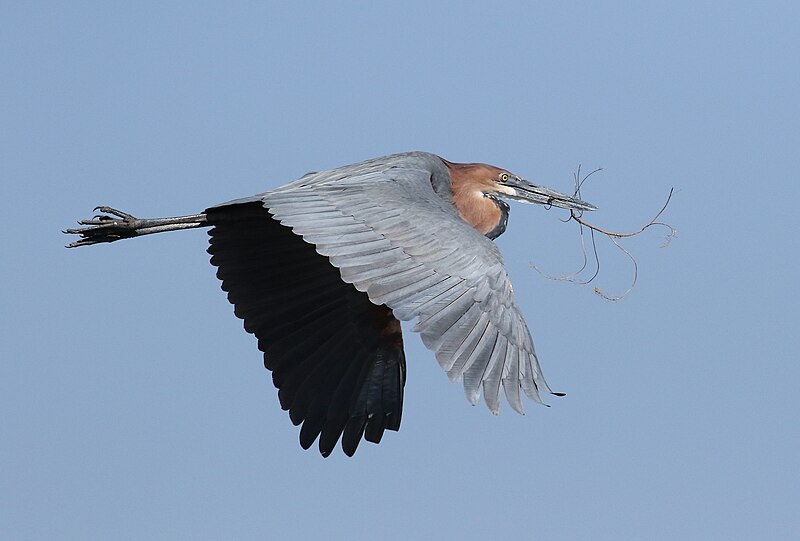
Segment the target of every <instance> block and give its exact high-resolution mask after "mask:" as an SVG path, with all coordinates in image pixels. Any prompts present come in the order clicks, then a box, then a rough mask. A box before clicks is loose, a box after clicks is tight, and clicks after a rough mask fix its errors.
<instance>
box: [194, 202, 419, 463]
mask: <svg viewBox="0 0 800 541" xmlns="http://www.w3.org/2000/svg"><path fill="white" fill-rule="evenodd" d="M206 214H207V217H208V222H209V224H210V225H212V226H213V228H212V229H211V231H210V232H209V233H210V235H211V239H210V246H209V249H208V251H209V253H210V254H211V255H212V257H211V263H212V264H213V265H215V266H216V267H217V276H218V277H219V278H220V280H222V289H223V290H224V291H226V292H227V293H228V299H229V300H230V301H231V303H233V305H234V307H235V309H234V312H235V314H236V315H237V316H238V317H240V318H242V319H243V320H244V328H245V330H247V332H250V333H253V334H255V335H256V337H257V338H258V348H259V349H260V350H261V351H263V352H264V365H265V366H266V368H268V369H269V370H270V371H271V372H272V378H273V383H274V384H275V386H276V387H277V388H278V389H279V393H278V397H279V398H280V402H281V407H283V409H285V410H288V411H289V417H290V418H291V420H292V422H293V423H294V424H295V425H299V424H301V423H302V425H303V426H302V428H301V430H300V444H301V445H302V446H303V448H304V449H308V448H309V447H310V446H311V445H312V444H313V443H314V440H315V439H316V438H317V436H319V450H320V452H321V453H322V455H323V456H328V455H329V454H330V453H331V451H332V450H333V448H334V447H335V446H336V442H337V441H338V440H339V438H340V436H341V439H342V449H343V450H344V452H345V453H346V454H348V455H351V456H352V455H353V453H355V451H356V448H357V447H358V444H359V442H360V440H361V438H362V437H363V438H365V439H367V440H368V441H371V442H373V443H378V442H380V440H381V437H382V436H383V432H384V430H386V429H388V430H398V429H399V428H400V419H401V415H402V411H403V386H404V384H405V372H406V367H405V357H404V353H403V344H402V335H401V330H400V322H399V321H397V319H395V317H394V316H393V315H392V313H391V311H390V310H389V309H388V308H387V307H386V306H378V305H375V304H373V303H372V302H370V300H369V299H368V298H367V295H365V294H364V293H362V292H360V291H358V290H356V289H355V288H354V287H353V286H351V285H350V284H347V283H345V282H343V281H342V280H341V277H340V275H339V271H338V270H337V269H336V268H335V267H332V266H331V265H330V264H329V263H328V262H327V260H326V258H324V257H323V256H321V255H319V254H318V253H317V252H316V251H315V250H314V246H313V245H311V244H309V243H307V242H304V241H303V239H302V238H301V237H299V236H297V235H295V234H294V233H292V231H291V230H290V229H289V228H287V227H284V226H282V225H281V224H279V223H278V222H277V221H275V220H273V219H271V217H270V216H269V214H268V212H267V210H266V209H265V208H264V207H263V204H262V202H261V201H260V200H257V201H251V202H248V203H236V204H232V205H222V206H218V207H214V208H211V209H208V210H207V211H206Z"/></svg>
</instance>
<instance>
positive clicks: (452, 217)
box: [258, 153, 552, 414]
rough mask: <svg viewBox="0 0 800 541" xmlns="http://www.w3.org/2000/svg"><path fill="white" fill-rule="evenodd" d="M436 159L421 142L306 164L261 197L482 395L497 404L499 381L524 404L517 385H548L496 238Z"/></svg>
mask: <svg viewBox="0 0 800 541" xmlns="http://www.w3.org/2000/svg"><path fill="white" fill-rule="evenodd" d="M443 175H448V173H447V171H446V169H445V166H444V164H443V163H442V162H441V160H440V159H439V158H438V157H436V156H434V155H432V154H424V153H410V154H402V155H395V156H389V157H387V158H379V159H376V160H372V161H369V162H363V163H362V164H358V165H356V166H349V167H345V168H341V169H337V170H333V171H328V172H324V173H315V174H309V175H307V176H306V177H303V178H301V179H300V180H298V181H295V182H294V183H291V184H289V185H287V186H285V187H283V188H279V189H277V190H275V191H272V192H267V193H265V194H261V195H260V196H258V197H260V198H261V200H262V201H263V204H264V206H265V207H266V208H267V209H268V211H269V212H270V213H271V214H272V215H273V216H274V217H275V219H277V220H279V221H280V222H281V223H282V224H283V225H285V226H288V227H291V228H292V230H293V231H294V232H295V233H296V234H299V235H302V237H303V239H304V240H305V241H306V242H309V243H311V244H313V245H314V246H315V249H316V251H317V252H318V253H320V254H321V255H324V256H326V257H328V258H329V259H330V262H331V264H333V265H334V266H335V267H337V268H338V269H339V271H340V272H341V276H342V279H343V280H344V281H345V282H347V283H350V284H353V286H355V288H356V289H358V290H359V291H362V292H365V293H366V294H367V295H368V296H369V299H370V300H371V301H372V302H374V303H375V304H378V305H381V304H385V305H387V306H388V307H390V308H391V309H392V310H393V312H394V314H395V316H396V317H397V318H398V319H401V320H411V319H413V318H415V317H416V318H419V321H418V323H417V324H416V326H415V327H414V330H415V331H417V332H419V333H420V334H421V336H422V340H423V342H424V344H425V345H426V346H427V347H428V348H429V349H431V350H433V351H434V352H435V354H436V358H437V360H438V361H439V364H440V365H441V366H442V368H444V370H445V371H446V372H447V374H448V376H449V377H450V378H451V380H453V381H458V380H459V379H461V380H463V383H464V389H465V392H466V395H467V398H468V400H469V401H470V402H471V403H472V404H475V403H476V402H477V401H478V398H479V396H480V394H481V391H483V396H484V399H485V401H486V404H487V406H488V407H489V409H490V410H491V411H492V412H493V413H495V414H497V413H498V411H499V393H500V387H501V385H502V387H503V389H504V391H505V395H506V398H507V399H508V401H509V403H510V404H511V407H512V408H514V410H516V411H518V412H520V413H522V412H523V406H522V401H521V400H520V392H519V391H520V388H521V389H522V390H523V392H524V393H525V394H526V395H527V396H528V397H530V398H531V399H533V400H535V401H537V402H541V399H540V397H539V393H540V392H552V391H551V390H550V388H549V387H548V385H547V383H546V382H545V380H544V377H543V376H542V373H541V369H540V367H539V363H538V360H537V358H536V353H535V351H534V348H533V341H532V339H531V335H530V332H529V331H528V328H527V326H526V325H525V321H524V320H523V317H522V313H521V312H520V309H519V307H518V306H517V303H516V301H515V300H514V294H513V291H512V288H511V283H510V281H509V278H508V274H507V273H506V270H505V267H504V264H503V259H502V257H501V255H500V252H499V250H498V249H497V247H496V246H495V244H494V243H493V242H491V241H490V240H489V239H487V238H486V237H484V236H483V235H481V234H480V233H479V232H477V231H476V230H474V229H473V228H472V227H471V226H469V225H468V224H467V223H465V222H463V221H462V220H461V219H460V218H459V217H458V214H457V211H456V209H455V207H454V205H453V204H452V202H451V200H450V199H449V188H447V190H448V193H446V194H444V197H442V195H440V194H437V193H436V191H434V189H435V188H436V189H437V190H438V191H440V192H441V191H442V190H443V189H444V188H442V186H445V185H446V186H449V183H446V182H443V179H444V178H445V177H444V176H443Z"/></svg>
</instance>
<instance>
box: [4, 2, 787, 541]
mask: <svg viewBox="0 0 800 541" xmlns="http://www.w3.org/2000/svg"><path fill="white" fill-rule="evenodd" d="M131 4H134V5H127V4H122V3H120V4H115V3H109V2H97V3H81V2H49V3H48V2H2V3H0V21H1V22H0V69H2V76H1V77H0V115H1V117H0V212H1V213H2V232H3V235H2V237H3V240H2V245H3V246H2V255H0V258H1V259H0V260H1V261H2V265H0V273H1V275H0V278H1V279H2V282H1V283H2V288H0V299H1V301H2V302H1V303H0V310H1V312H0V314H1V315H2V325H0V348H1V349H0V357H1V360H2V365H1V370H2V372H1V373H0V441H1V442H2V444H0V461H2V466H1V467H0V531H2V532H4V534H3V535H4V536H8V538H9V539H175V538H179V537H180V538H187V539H225V538H227V539H265V538H266V539H284V538H288V539H320V538H330V539H352V540H358V539H414V538H418V539H419V538H441V539H498V538H514V539H766V538H769V539H798V538H800V511H799V509H798V498H799V497H800V494H799V492H800V491H799V490H798V487H799V486H800V479H799V477H800V472H799V469H800V468H799V467H798V458H797V457H798V456H800V430H798V419H797V416H798V412H800V398H798V392H797V389H798V382H800V368H798V365H799V363H798V359H797V350H798V332H797V302H798V294H797V289H798V288H797V279H796V274H797V267H798V258H797V240H796V238H797V236H796V233H795V231H794V228H795V212H796V207H797V204H798V199H799V198H800V190H799V189H798V174H797V170H798V166H797V156H798V147H799V146H800V135H799V134H800V129H799V128H798V125H799V122H798V121H800V114H798V113H800V106H798V96H799V95H800V61H799V60H798V58H800V55H798V50H800V36H799V34H798V32H800V31H798V25H797V22H798V20H800V9H798V8H797V6H798V4H797V3H795V2H759V3H749V2H731V3H720V2H697V1H692V2H665V3H659V4H656V3H640V4H637V3H629V2H608V3H571V4H567V3H561V2H492V3H484V2H481V3H478V2H473V3H466V2H436V3H433V2H418V1H406V2H402V3H401V2H397V3H388V2H386V3H375V5H368V4H367V3H362V2H346V3H321V2H319V3H313V2H227V3H224V4H223V3H219V4H214V3H203V2H191V3H189V2H186V3H179V2H152V3H149V2H136V3H131ZM405 150H428V151H431V152H436V153H438V154H440V155H442V156H444V157H445V158H447V159H449V160H452V161H483V162H488V163H492V164H494V165H498V166H502V167H505V168H508V169H509V170H512V171H514V172H517V173H519V174H521V175H524V176H526V177H527V178H529V179H530V180H533V181H535V182H538V183H542V184H545V185H547V186H550V187H552V188H554V189H558V190H561V191H567V192H569V191H571V189H572V172H573V171H574V170H575V168H576V167H577V165H578V164H583V167H584V170H590V169H593V168H595V167H603V168H604V171H603V172H602V173H599V174H598V175H596V176H595V177H592V179H590V181H589V182H587V184H586V185H585V186H584V190H583V197H584V199H586V200H588V201H590V202H592V203H594V204H596V205H597V206H598V207H600V209H601V210H600V211H599V212H597V213H593V214H592V215H591V216H587V217H588V218H590V219H591V220H592V221H593V222H594V223H596V224H598V225H601V226H604V227H608V228H611V229H615V230H629V229H634V228H635V227H638V226H640V225H643V224H644V223H646V222H647V220H649V219H650V218H651V217H652V215H653V214H654V213H655V211H657V210H658V208H659V207H660V206H661V204H662V203H663V201H664V198H665V197H666V194H667V192H668V190H669V188H670V187H672V186H674V187H675V188H676V193H675V196H674V198H673V201H672V204H671V205H670V207H669V208H668V210H667V212H666V213H665V215H664V218H665V220H666V221H668V222H669V223H671V224H672V225H674V226H675V227H676V228H677V229H678V232H679V233H678V237H677V238H676V239H675V241H674V242H673V243H672V244H671V246H669V247H668V248H666V249H661V248H659V245H660V244H661V242H662V240H663V232H662V231H657V230H655V229H651V230H649V231H648V232H647V233H646V234H645V235H641V236H639V237H637V238H634V239H630V240H629V241H627V242H626V243H625V246H626V247H627V248H628V249H629V250H631V251H632V252H633V253H634V254H635V256H636V259H637V261H638V263H639V281H638V284H637V286H636V288H635V289H634V291H633V292H632V293H631V294H630V295H629V296H628V297H627V298H626V299H625V300H623V301H620V302H608V301H605V300H603V299H601V298H600V297H598V296H596V295H594V294H593V292H592V288H593V287H594V286H595V285H597V286H599V287H601V288H603V290H604V291H606V292H607V293H609V294H615V293H621V292H622V291H624V290H625V289H626V288H627V286H628V284H629V282H630V278H631V272H632V268H631V265H630V262H629V261H628V260H627V259H626V258H625V256H624V254H622V253H621V252H619V251H617V250H616V249H615V248H614V247H613V245H611V244H610V242H609V241H608V240H607V239H599V249H600V257H601V265H602V268H601V274H600V277H599V279H598V281H597V282H595V283H594V284H591V285H589V286H585V287H580V286H576V285H572V284H567V283H564V282H557V281H552V280H547V279H544V278H543V277H542V276H541V275H540V274H538V273H537V272H535V271H534V270H532V269H531V264H538V265H541V267H542V268H543V270H544V271H546V272H549V273H552V274H561V273H565V272H570V271H572V270H574V269H576V268H577V267H578V266H579V265H580V262H581V252H580V242H579V237H578V230H577V227H576V225H575V224H564V223H561V222H560V221H559V219H563V218H564V216H565V213H564V211H558V210H555V209H553V210H549V211H548V210H546V209H544V208H543V207H529V206H524V207H523V206H520V205H512V211H511V220H510V225H509V230H508V232H507V233H506V234H505V235H503V236H502V237H501V238H500V239H499V244H500V247H501V249H502V250H503V252H504V254H505V256H506V261H507V265H508V268H509V272H510V274H511V276H512V279H513V280H514V287H515V291H516V293H517V296H518V299H519V302H520V304H521V305H522V308H523V310H524V312H525V314H526V317H527V321H528V324H529V326H530V327H531V329H532V331H533V335H534V338H535V340H536V344H537V349H538V352H539V355H540V359H541V362H542V365H543V369H544V372H545V374H546V376H547V378H548V380H549V382H550V383H551V384H552V385H553V387H554V388H555V389H557V390H561V391H565V392H567V393H568V395H567V397H565V398H563V399H558V398H555V397H553V398H551V400H550V403H551V404H552V405H553V407H551V408H543V407H538V406H536V405H535V404H533V403H528V404H527V412H528V413H527V415H526V416H524V417H523V416H519V415H516V414H514V413H513V412H512V411H511V410H510V408H509V407H508V406H507V404H504V407H503V410H502V413H501V415H500V416H499V417H497V418H494V417H492V415H491V414H490V413H489V412H488V410H486V408H485V407H483V406H482V405H481V406H479V407H474V408H473V407H470V406H469V405H468V404H467V402H466V400H465V399H464V397H463V392H462V390H461V389H460V387H459V386H458V385H453V384H450V383H449V382H448V380H447V378H446V376H445V375H444V374H443V373H442V371H441V370H440V368H439V366H438V365H437V363H436V362H435V360H434V359H433V355H432V354H431V353H430V352H428V351H427V350H426V349H425V348H424V347H423V346H422V345H421V342H420V341H419V338H418V337H417V336H416V335H414V334H413V333H411V332H410V327H406V331H407V332H406V344H407V357H408V360H409V377H408V384H407V386H406V404H405V412H404V418H403V426H402V429H401V431H400V432H399V433H388V434H387V435H386V436H385V438H384V441H383V442H382V443H381V445H380V446H374V445H371V444H362V446H361V448H360V449H359V450H358V453H357V454H356V456H355V457H354V458H352V459H348V458H346V457H345V456H344V455H343V454H342V453H341V452H340V451H339V450H337V451H336V453H335V454H334V456H331V457H330V458H328V459H322V458H321V457H320V456H319V454H318V453H317V452H316V450H313V451H308V452H304V451H302V450H301V449H300V447H299V445H298V443H297V429H296V428H294V427H293V426H292V425H291V423H290V422H289V420H288V418H287V415H286V413H285V412H282V411H281V410H280V408H279V407H278V403H277V398H276V392H275V390H274V389H273V387H272V383H271V379H270V377H269V374H268V373H267V372H265V371H264V369H263V367H262V361H261V355H260V354H259V352H258V351H257V349H256V344H255V340H254V339H253V337H252V336H250V335H247V334H246V333H245V332H244V331H243V330H242V324H241V322H240V321H239V320H237V319H236V318H235V317H234V316H233V315H232V309H231V307H230V305H229V304H228V302H227V301H226V299H225V296H224V295H223V293H222V292H221V291H220V288H219V284H218V282H217V280H216V278H215V277H214V269H213V268H212V267H211V266H210V265H209V264H208V256H207V254H206V253H205V248H206V243H207V240H206V239H207V236H206V234H205V233H204V232H202V231H192V232H181V233H172V234H169V235H163V236H158V235H156V236H153V237H148V238H145V239H141V240H136V241H128V242H120V243H116V244H113V245H104V246H96V247H91V248H83V249H79V250H72V251H68V250H66V249H64V247H63V245H64V244H65V243H66V242H67V241H68V239H67V238H66V237H65V236H64V235H62V234H61V233H60V230H61V229H63V228H66V227H70V226H71V224H74V220H76V219H77V218H82V217H88V216H89V215H91V208H92V207H93V206H94V205H97V204H109V205H112V206H116V207H117V208H121V209H123V210H127V211H130V212H132V213H134V214H136V215H138V216H142V217H150V216H165V215H170V216H171V215H177V214H190V213H195V212H197V211H200V210H202V209H203V208H205V207H206V206H209V205H212V204H215V203H218V202H222V201H226V200H229V199H233V198H236V197H241V196H247V195H250V194H252V193H257V192H261V191H264V190H267V189H270V188H273V187H276V186H278V185H280V184H283V183H285V182H287V181H290V180H293V179H295V178H297V177H298V176H300V175H302V174H303V173H305V172H307V171H309V170H320V169H325V168H330V167H335V166H338V165H343V164H347V163H353V162H356V161H360V160H362V159H366V158H370V157H374V156H380V155H383V154H388V153H393V152H400V151H405Z"/></svg>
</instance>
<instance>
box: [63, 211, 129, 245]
mask: <svg viewBox="0 0 800 541" xmlns="http://www.w3.org/2000/svg"><path fill="white" fill-rule="evenodd" d="M94 210H95V211H100V212H103V213H105V214H95V215H94V216H93V217H92V218H91V219H89V220H79V221H78V224H80V225H83V226H87V227H77V228H73V229H65V230H64V233H66V234H68V235H80V236H81V238H79V239H78V240H76V241H75V242H71V243H69V244H68V245H67V248H76V247H78V246H89V245H91V244H98V243H101V242H114V241H115V240H119V239H125V238H129V237H135V236H136V234H137V233H136V230H137V229H138V228H139V227H140V223H141V220H139V219H137V218H135V217H134V216H132V215H130V214H128V213H126V212H122V211H119V210H117V209H114V208H111V207H105V206H99V207H95V208H94ZM109 215H110V216H109Z"/></svg>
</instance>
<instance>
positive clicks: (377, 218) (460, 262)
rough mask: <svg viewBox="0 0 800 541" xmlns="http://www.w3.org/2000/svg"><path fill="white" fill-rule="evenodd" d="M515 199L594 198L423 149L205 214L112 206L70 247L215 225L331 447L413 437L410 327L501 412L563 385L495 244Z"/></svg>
mask: <svg viewBox="0 0 800 541" xmlns="http://www.w3.org/2000/svg"><path fill="white" fill-rule="evenodd" d="M506 199H510V200H514V201H521V202H523V203H536V204H541V205H548V206H550V205H552V206H555V207H561V208H565V209H572V210H578V211H585V210H595V209H596V208H595V207H594V206H593V205H590V204H589V203H586V202H584V201H581V200H580V199H577V198H575V197H572V196H568V195H565V194H562V193H558V192H556V191H553V190H551V189H549V188H545V187H543V186H539V185H536V184H532V183H530V182H528V181H526V180H524V179H523V178H522V177H520V176H518V175H515V174H513V173H511V172H509V171H507V170H505V169H501V168H499V167H494V166H491V165H487V164H482V163H453V162H449V161H447V160H445V159H443V158H440V157H439V156H436V155H434V154H429V153H425V152H408V153H403V154H395V155H392V156H386V157H381V158H375V159H371V160H367V161H364V162H361V163H357V164H353V165H348V166H344V167H340V168H338V169H332V170H330V171H323V172H319V173H308V174H306V175H305V176H303V177H302V178H300V179H298V180H296V181H294V182H291V183H289V184H287V185H285V186H282V187H280V188H276V189H274V190H270V191H268V192H264V193H261V194H258V195H254V196H252V197H247V198H244V199H237V200H234V201H230V202H228V203H223V204H221V205H216V206H213V207H209V208H207V209H206V210H204V211H203V212H202V213H200V214H194V215H191V216H180V217H174V218H154V219H138V218H135V217H133V216H131V215H130V214H127V213H124V212H120V211H118V210H116V209H113V208H110V207H97V208H96V209H95V210H96V211H98V210H99V211H100V212H102V213H103V214H101V215H96V216H95V217H93V218H92V219H89V220H81V221H80V222H79V223H80V224H81V225H82V226H83V227H80V228H75V229H68V230H66V231H65V233H69V234H76V235H79V236H80V238H79V239H78V240H76V241H75V242H73V243H71V244H70V245H69V247H77V246H85V245H91V244H97V243H103V242H113V241H117V240H120V239H125V238H131V237H138V236H142V235H148V234H151V233H159V232H163V231H174V230H179V229H191V228H197V227H210V228H211V230H210V231H209V235H210V237H211V238H210V246H209V248H208V253H209V254H211V264H212V265H214V266H215V267H217V277H218V278H219V279H220V280H221V281H222V289H223V290H224V291H225V292H227V295H228V300H229V301H230V302H231V303H232V304H233V306H234V313H235V314H236V316H237V317H239V318H241V319H243V320H244V328H245V330H246V331H247V332H249V333H252V334H254V335H255V336H256V338H257V339H258V348H259V350H261V351H262V352H263V353H264V366H265V367H266V368H267V369H268V370H270V371H271V372H272V380H273V383H274V384H275V387H276V388H277V389H278V397H279V400H280V404H281V407H282V408H283V409H284V410H287V411H288V412H289V417H290V419H291V421H292V423H294V424H295V425H300V424H302V427H301V429H300V445H301V446H302V447H303V448H304V449H308V448H309V447H311V445H313V443H314V441H316V440H317V439H318V440H319V443H318V445H319V450H320V452H321V454H322V455H323V456H328V455H329V454H330V453H331V452H332V450H333V449H334V448H335V447H336V444H337V442H338V441H339V440H340V439H341V445H342V450H343V451H344V452H345V454H347V455H348V456H352V455H353V454H354V453H355V451H356V449H357V447H358V445H359V443H360V441H361V440H362V438H363V439H366V440H367V441H370V442H373V443H379V442H380V441H381V438H382V436H383V433H384V431H385V430H395V431H396V430H398V429H399V428H400V419H401V415H402V410H403V388H404V386H405V381H406V360H405V354H404V352H403V336H402V332H401V327H400V321H407V320H412V319H416V320H417V323H416V326H415V327H414V331H416V332H418V333H420V335H421V337H422V341H423V343H424V344H425V345H426V346H427V347H428V348H429V349H431V350H432V351H433V352H434V353H435V355H436V359H437V360H438V362H439V364H440V365H441V366H442V368H443V369H444V370H445V372H446V373H447V375H448V376H449V377H450V379H451V380H453V381H458V380H461V381H463V385H464V390H465V392H466V396H467V399H468V400H469V401H470V402H471V403H472V404H476V403H477V401H478V399H479V398H480V395H481V393H482V394H483V398H484V401H485V402H486V405H487V406H488V408H489V409H490V410H491V412H492V413H494V414H497V413H498V412H499V408H500V389H501V387H502V389H503V392H504V394H505V396H506V399H507V401H508V403H509V404H510V406H511V407H512V408H513V409H514V410H515V411H517V412H519V413H523V405H522V400H521V395H520V391H522V393H524V394H525V395H527V396H528V397H529V398H530V399H532V400H534V401H537V402H541V398H540V394H541V393H552V394H560V393H553V391H552V390H551V389H550V387H548V385H547V383H546V382H545V379H544V377H543V376H542V372H541V369H540V367H539V362H538V360H537V357H536V353H535V350H534V347H533V341H532V339H531V335H530V332H529V331H528V328H527V326H526V324H525V321H524V319H523V316H522V313H521V311H520V309H519V306H518V305H517V302H516V301H515V299H514V293H513V290H512V288H511V282H510V281H509V278H508V274H507V273H506V269H505V267H504V264H503V259H502V256H501V255H500V252H499V250H498V249H497V247H496V246H495V244H494V242H492V240H493V239H496V238H497V237H498V236H500V235H501V234H502V233H503V232H504V231H505V229H506V225H507V222H508V215H509V206H508V204H507V203H506V202H505V200H506Z"/></svg>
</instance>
